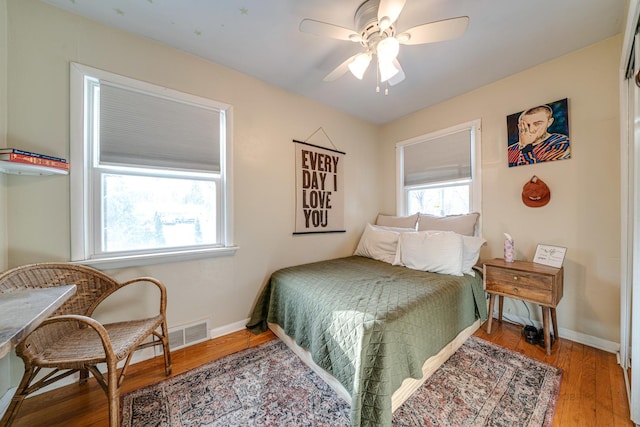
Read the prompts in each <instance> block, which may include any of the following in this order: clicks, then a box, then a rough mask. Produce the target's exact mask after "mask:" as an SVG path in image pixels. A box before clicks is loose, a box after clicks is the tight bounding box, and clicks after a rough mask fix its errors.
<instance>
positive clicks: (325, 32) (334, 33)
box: [299, 19, 362, 42]
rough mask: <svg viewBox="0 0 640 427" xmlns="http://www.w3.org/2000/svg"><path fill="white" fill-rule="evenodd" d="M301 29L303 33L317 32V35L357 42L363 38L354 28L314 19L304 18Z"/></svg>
mask: <svg viewBox="0 0 640 427" xmlns="http://www.w3.org/2000/svg"><path fill="white" fill-rule="evenodd" d="M299 29H300V31H302V32H303V33H309V34H315V35H316V36H323V37H329V38H332V39H338V40H347V41H355V42H358V41H360V40H362V37H361V36H360V34H357V33H356V32H355V31H353V30H350V29H348V28H344V27H340V26H338V25H333V24H327V23H326V22H321V21H315V20H313V19H303V20H302V22H300V27H299Z"/></svg>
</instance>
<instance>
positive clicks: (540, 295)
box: [486, 280, 552, 305]
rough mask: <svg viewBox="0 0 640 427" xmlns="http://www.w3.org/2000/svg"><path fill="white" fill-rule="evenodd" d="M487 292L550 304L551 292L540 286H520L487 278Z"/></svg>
mask: <svg viewBox="0 0 640 427" xmlns="http://www.w3.org/2000/svg"><path fill="white" fill-rule="evenodd" d="M486 290H487V292H489V293H495V294H500V295H506V296H513V297H515V298H518V299H523V300H526V301H531V302H534V303H538V304H545V305H548V304H551V303H552V294H551V292H549V290H545V289H542V288H540V287H528V286H522V285H521V284H519V283H514V282H511V283H501V282H490V281H489V280H487V289H486Z"/></svg>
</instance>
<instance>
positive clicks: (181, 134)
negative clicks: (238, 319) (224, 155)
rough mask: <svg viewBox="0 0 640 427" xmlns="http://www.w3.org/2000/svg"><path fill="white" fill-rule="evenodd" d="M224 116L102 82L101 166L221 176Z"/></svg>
mask: <svg viewBox="0 0 640 427" xmlns="http://www.w3.org/2000/svg"><path fill="white" fill-rule="evenodd" d="M221 120H224V117H223V112H221V111H220V110H217V109H214V108H211V107H208V106H202V105H196V104H191V103H187V102H180V101H178V100H174V99H167V98H162V97H160V96H156V95H152V94H148V93H144V92H141V91H136V90H132V89H129V88H123V87H122V86H117V85H114V84H110V83H109V82H107V81H104V80H101V81H100V148H99V162H100V163H101V164H111V165H122V166H142V167H145V166H146V167H154V168H158V167H164V168H171V169H181V170H191V171H194V170H195V171H206V172H214V173H219V172H220V141H221V139H223V138H221V134H220V129H221V125H220V124H221Z"/></svg>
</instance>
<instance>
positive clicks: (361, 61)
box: [348, 53, 371, 80]
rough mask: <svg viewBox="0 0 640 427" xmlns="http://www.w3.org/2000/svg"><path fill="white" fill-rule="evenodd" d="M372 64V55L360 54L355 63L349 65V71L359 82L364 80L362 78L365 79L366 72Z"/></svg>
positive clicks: (354, 60)
mask: <svg viewBox="0 0 640 427" xmlns="http://www.w3.org/2000/svg"><path fill="white" fill-rule="evenodd" d="M370 62H371V54H370V53H361V54H358V55H356V57H355V58H353V61H351V62H350V63H349V65H348V66H349V70H350V71H351V74H353V75H354V76H355V77H356V78H357V79H358V80H362V77H364V72H365V71H367V68H369V63H370Z"/></svg>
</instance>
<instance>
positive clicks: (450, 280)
mask: <svg viewBox="0 0 640 427" xmlns="http://www.w3.org/2000/svg"><path fill="white" fill-rule="evenodd" d="M476 276H477V277H471V276H468V275H465V276H463V277H457V276H449V275H443V274H436V273H427V272H423V271H416V270H411V269H408V268H406V267H399V266H392V265H389V264H386V263H384V262H380V261H376V260H373V259H369V258H363V257H359V256H351V257H346V258H339V259H334V260H329V261H321V262H316V263H312V264H306V265H300V266H295V267H289V268H284V269H281V270H278V271H276V272H275V273H273V275H272V276H271V278H270V280H269V282H268V283H267V285H266V287H265V288H264V290H263V292H262V294H261V295H260V297H259V299H258V301H257V302H256V306H255V308H254V311H253V314H252V317H251V319H250V321H249V323H248V324H247V328H249V329H250V330H251V331H252V332H255V333H258V332H261V331H265V330H266V329H267V322H272V323H276V324H278V325H280V326H281V327H282V329H283V330H284V332H285V333H286V334H287V335H289V336H290V337H292V338H293V339H295V341H296V342H297V344H298V345H300V346H301V347H303V348H305V349H307V350H309V352H310V353H311V355H312V357H313V360H314V361H315V362H316V363H317V364H318V365H319V366H320V367H322V368H323V369H324V370H326V371H327V372H329V373H331V374H332V375H333V376H334V377H336V379H338V380H339V381H340V382H341V383H342V385H343V386H344V387H345V388H346V389H347V391H348V392H349V393H350V394H351V400H352V401H351V415H350V422H351V425H352V426H390V425H391V417H392V414H391V395H392V394H393V392H394V391H395V390H396V389H398V387H400V385H401V383H402V380H403V379H405V378H408V377H411V378H421V377H422V365H423V364H424V362H425V361H426V360H427V359H428V358H429V357H431V356H433V355H435V354H436V353H438V352H439V351H440V350H441V349H442V348H443V347H444V346H445V345H446V344H448V343H449V342H450V341H451V340H452V339H453V338H455V336H456V335H457V334H458V333H459V332H460V331H462V330H463V329H465V328H466V327H468V326H470V325H471V324H472V323H473V322H474V321H475V320H476V319H477V318H481V319H483V320H484V319H486V318H487V308H486V303H485V299H484V292H483V289H482V281H481V279H480V277H479V275H478V274H477V273H476Z"/></svg>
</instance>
